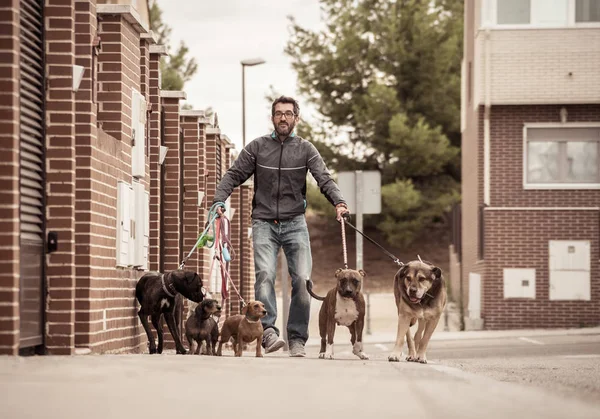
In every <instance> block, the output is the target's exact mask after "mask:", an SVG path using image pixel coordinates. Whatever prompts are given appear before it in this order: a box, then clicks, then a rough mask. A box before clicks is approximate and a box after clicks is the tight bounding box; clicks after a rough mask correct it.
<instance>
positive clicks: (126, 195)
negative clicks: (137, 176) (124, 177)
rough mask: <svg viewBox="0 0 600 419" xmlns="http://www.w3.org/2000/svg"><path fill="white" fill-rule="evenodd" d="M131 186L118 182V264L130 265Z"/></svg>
mask: <svg viewBox="0 0 600 419" xmlns="http://www.w3.org/2000/svg"><path fill="white" fill-rule="evenodd" d="M130 193H131V187H130V186H129V185H128V184H127V183H125V182H119V183H118V184H117V266H123V267H125V266H128V265H129V255H130V254H131V253H130V252H129V247H130V242H131V240H130V237H131V213H130V206H131V203H130Z"/></svg>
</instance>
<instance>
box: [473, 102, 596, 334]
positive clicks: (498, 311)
mask: <svg viewBox="0 0 600 419" xmlns="http://www.w3.org/2000/svg"><path fill="white" fill-rule="evenodd" d="M561 107H562V106H561V105H551V106H548V105H538V106H493V107H492V108H491V121H490V131H491V132H490V137H491V138H490V152H491V156H492V158H491V159H490V161H491V164H490V170H491V176H490V178H491V185H490V193H491V195H490V196H491V207H528V208H535V207H590V206H591V207H596V206H598V203H600V191H599V190H583V189H582V190H567V189H565V190H524V189H523V147H524V144H523V125H524V124H525V123H533V122H536V123H539V122H551V123H555V122H560V115H559V112H560V108H561ZM565 107H566V108H567V111H568V121H569V122H584V121H593V122H598V121H600V105H565ZM481 116H482V114H481V113H480V118H481ZM482 141H483V132H480V144H482ZM496 156H498V157H496ZM481 158H482V155H481ZM481 161H482V160H481V159H480V162H481ZM598 217H599V214H598V212H597V211H565V210H562V211H557V210H550V211H549V210H540V211H532V210H529V211H514V210H486V211H485V276H484V280H483V306H482V313H483V316H484V317H485V327H486V328H489V329H503V328H524V327H578V326H581V325H593V324H598V323H599V322H600V310H599V309H600V272H599V271H598V268H599V265H598V260H599V259H600V255H599V253H598V238H599V230H598ZM549 240H590V241H591V243H592V247H591V252H592V254H591V260H592V271H591V298H592V300H591V301H550V300H549V297H548V296H549V294H548V293H549V291H548V289H549V272H548V263H549V260H548V257H549V256H548V241H549ZM504 268H535V269H536V299H535V300H519V299H506V300H505V299H504V296H503V269H504Z"/></svg>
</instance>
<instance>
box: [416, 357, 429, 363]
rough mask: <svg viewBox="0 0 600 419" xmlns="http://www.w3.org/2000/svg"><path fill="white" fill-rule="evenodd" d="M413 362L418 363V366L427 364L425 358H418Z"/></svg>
mask: <svg viewBox="0 0 600 419" xmlns="http://www.w3.org/2000/svg"><path fill="white" fill-rule="evenodd" d="M415 362H418V363H420V364H427V358H425V357H424V356H423V357H418V358H417V359H415Z"/></svg>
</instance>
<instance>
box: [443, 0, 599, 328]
mask: <svg viewBox="0 0 600 419" xmlns="http://www.w3.org/2000/svg"><path fill="white" fill-rule="evenodd" d="M464 21H465V27H464V28H465V31H464V57H463V66H462V70H463V73H462V98H461V100H462V106H461V108H462V112H461V127H462V128H461V129H462V179H463V183H462V203H461V206H460V208H456V209H455V213H454V215H455V217H454V221H455V225H454V227H455V228H454V231H453V245H452V246H451V248H450V258H451V284H452V287H453V292H454V295H455V296H457V297H459V300H460V302H461V303H462V307H463V314H464V320H465V326H466V328H481V327H483V328H486V329H506V328H534V327H540V328H546V327H580V326H592V325H598V324H600V262H599V261H600V248H599V244H600V226H599V223H598V220H599V219H600V71H599V70H598V69H599V68H600V48H598V45H600V1H597V0H558V1H553V2H546V1H543V2H542V1H536V0H467V1H466V2H465V19H464Z"/></svg>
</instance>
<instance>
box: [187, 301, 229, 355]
mask: <svg viewBox="0 0 600 419" xmlns="http://www.w3.org/2000/svg"><path fill="white" fill-rule="evenodd" d="M220 311H221V306H220V305H219V303H218V302H217V300H212V299H206V298H205V299H204V300H203V301H202V302H201V303H200V304H198V306H196V309H195V310H194V312H193V314H192V315H191V316H190V317H189V318H188V319H187V321H186V323H185V337H186V338H187V340H188V343H189V345H190V354H192V353H194V352H195V353H196V355H198V354H200V348H201V347H202V341H206V354H207V355H216V351H215V346H216V345H217V341H218V340H219V327H218V325H217V322H216V321H215V319H214V318H213V315H215V314H216V313H217V312H220ZM215 329H216V332H217V333H216V336H215V333H214V331H215ZM194 342H196V343H197V347H196V350H195V351H194V350H193V347H194Z"/></svg>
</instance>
